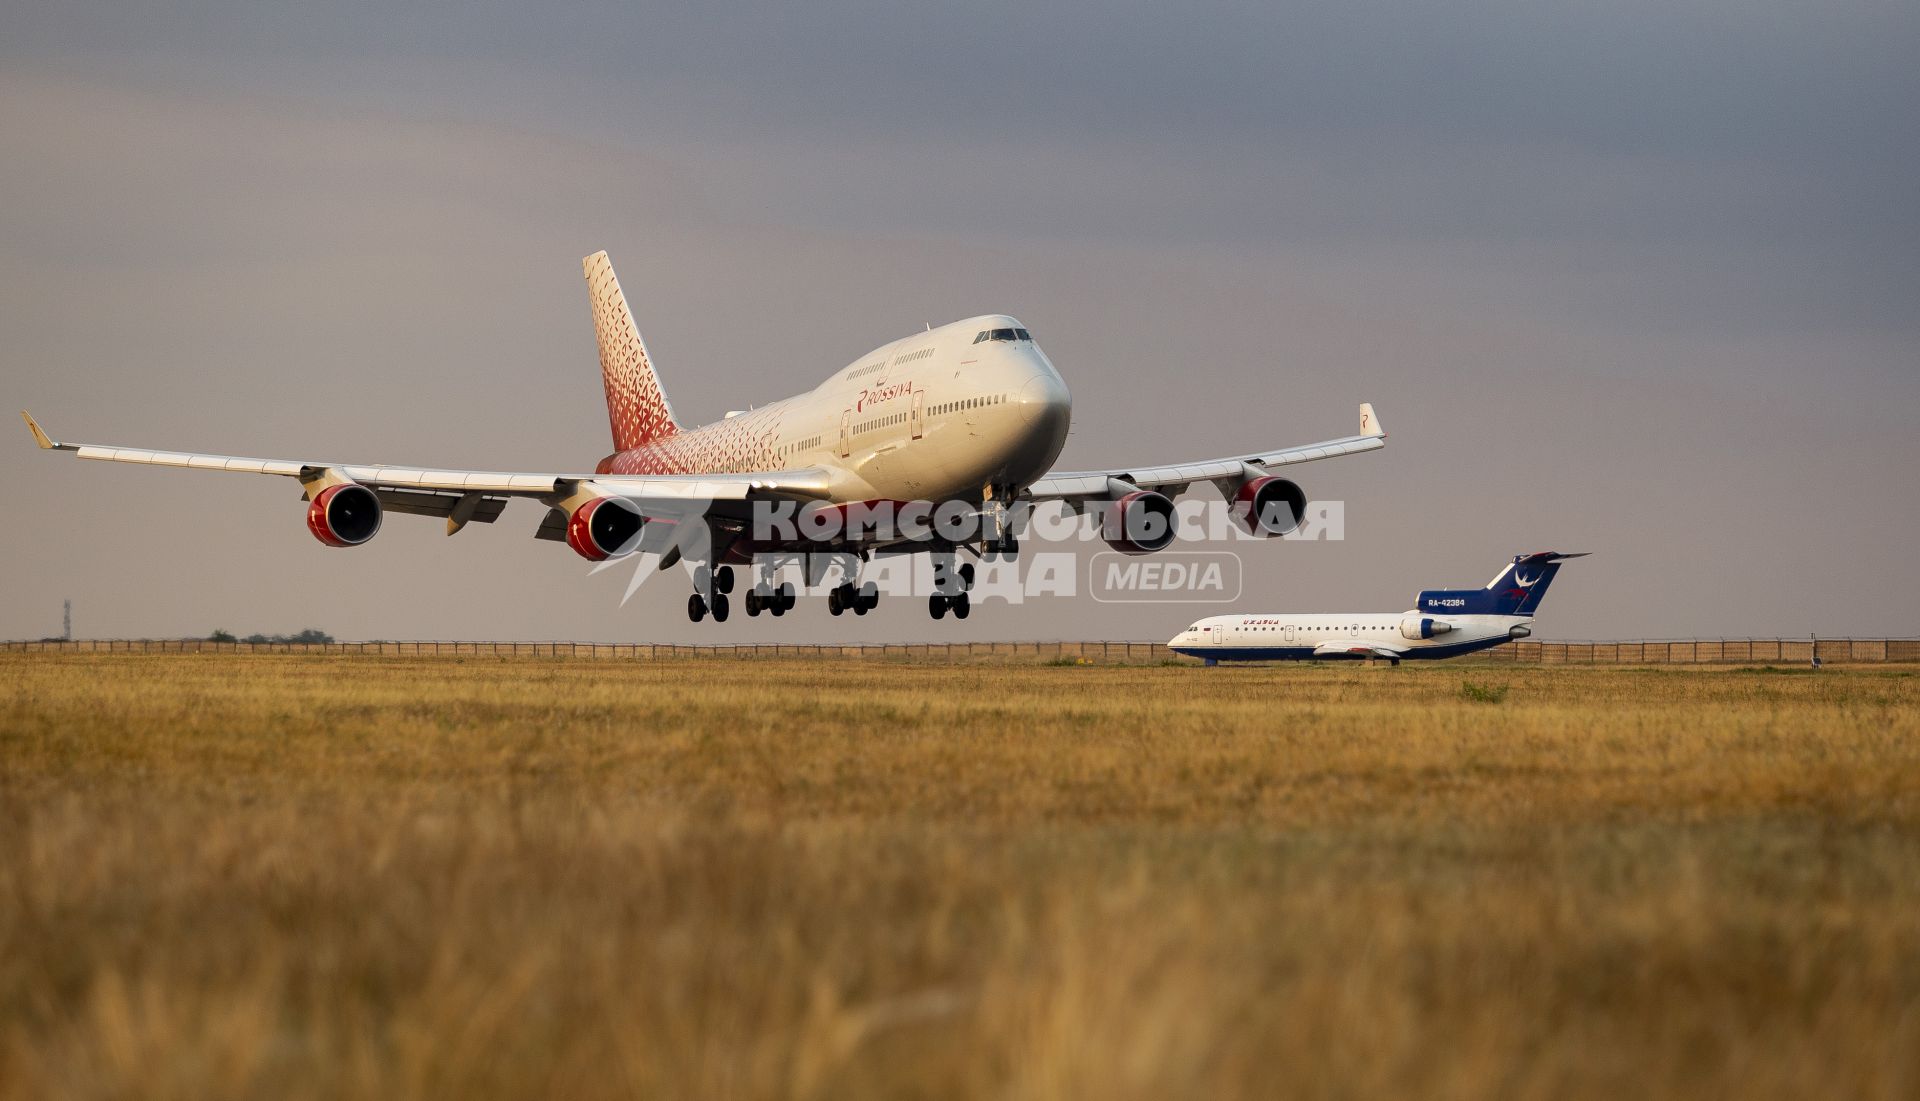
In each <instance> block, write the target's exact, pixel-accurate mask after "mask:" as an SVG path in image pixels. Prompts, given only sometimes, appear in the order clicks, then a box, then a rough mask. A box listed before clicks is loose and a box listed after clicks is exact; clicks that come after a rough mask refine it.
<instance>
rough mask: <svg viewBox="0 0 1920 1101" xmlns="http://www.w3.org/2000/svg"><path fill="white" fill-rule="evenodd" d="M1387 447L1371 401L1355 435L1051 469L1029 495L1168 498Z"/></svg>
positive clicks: (1046, 498) (1042, 497) (1043, 498)
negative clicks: (1122, 466)
mask: <svg viewBox="0 0 1920 1101" xmlns="http://www.w3.org/2000/svg"><path fill="white" fill-rule="evenodd" d="M1386 445H1387V433H1386V431H1385V430H1384V429H1382V428H1381V427H1380V419H1379V418H1378V417H1376V416H1375V415H1374V412H1373V406H1372V405H1371V404H1370V403H1365V402H1363V403H1361V405H1360V434H1359V435H1356V436H1342V437H1341V438H1339V439H1337V440H1324V441H1322V442H1320V443H1314V444H1307V445H1306V446H1304V447H1284V448H1278V449H1276V450H1273V451H1262V452H1258V453H1255V454H1248V455H1230V456H1227V457H1225V458H1219V459H1202V460H1200V461H1198V462H1191V463H1174V464H1173V465H1171V466H1153V467H1134V468H1132V469H1129V470H1075V471H1053V472H1050V473H1048V474H1047V475H1046V477H1044V478H1041V479H1040V480H1039V481H1037V482H1035V483H1033V485H1032V486H1031V487H1029V489H1028V494H1029V495H1030V496H1032V497H1033V499H1034V500H1036V501H1053V500H1065V501H1069V502H1072V503H1075V504H1076V505H1077V504H1079V503H1081V502H1084V501H1086V500H1089V499H1093V498H1106V497H1109V496H1111V495H1112V494H1113V492H1114V490H1115V488H1116V485H1115V483H1119V487H1120V488H1125V487H1127V486H1135V487H1138V488H1140V489H1152V490H1157V491H1159V492H1161V493H1165V494H1166V495H1168V496H1169V497H1172V496H1177V495H1179V494H1180V493H1182V492H1185V490H1186V488H1187V487H1188V486H1189V485H1191V484H1192V483H1194V482H1219V483H1222V488H1223V489H1225V487H1226V486H1227V485H1231V484H1234V483H1237V482H1240V481H1244V480H1245V479H1247V478H1253V477H1260V476H1261V475H1263V474H1265V473H1266V472H1268V471H1270V470H1272V469H1274V468H1275V467H1282V466H1293V465H1295V464H1297V463H1310V462H1313V461H1314V460H1316V459H1331V458H1333V457H1335V456H1338V455H1357V454H1360V453H1361V452H1363V451H1378V450H1379V449H1380V448H1382V447H1385V446H1386Z"/></svg>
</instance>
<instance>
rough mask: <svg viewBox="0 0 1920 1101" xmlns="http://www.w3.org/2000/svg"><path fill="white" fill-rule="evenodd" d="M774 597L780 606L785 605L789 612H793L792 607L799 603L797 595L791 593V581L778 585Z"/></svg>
mask: <svg viewBox="0 0 1920 1101" xmlns="http://www.w3.org/2000/svg"><path fill="white" fill-rule="evenodd" d="M774 595H775V597H776V598H777V599H778V600H779V602H780V603H781V604H784V605H786V609H787V611H789V612H791V611H793V606H794V605H795V604H797V603H799V600H800V598H799V595H798V594H796V593H795V592H794V591H793V582H791V581H782V582H781V583H780V591H779V592H778V593H775V594H774Z"/></svg>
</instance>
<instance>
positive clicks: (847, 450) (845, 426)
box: [840, 409, 853, 459]
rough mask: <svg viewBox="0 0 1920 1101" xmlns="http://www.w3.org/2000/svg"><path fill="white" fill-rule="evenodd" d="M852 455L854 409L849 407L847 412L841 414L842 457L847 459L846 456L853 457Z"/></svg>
mask: <svg viewBox="0 0 1920 1101" xmlns="http://www.w3.org/2000/svg"><path fill="white" fill-rule="evenodd" d="M852 455H853V410H851V409H849V410H847V411H846V412H844V413H842V414H840V457H841V458H843V459H845V458H850V457H852Z"/></svg>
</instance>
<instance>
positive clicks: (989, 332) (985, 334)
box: [973, 329, 1033, 344]
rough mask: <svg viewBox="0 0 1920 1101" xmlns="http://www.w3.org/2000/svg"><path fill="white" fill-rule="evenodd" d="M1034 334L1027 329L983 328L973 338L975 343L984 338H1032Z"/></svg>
mask: <svg viewBox="0 0 1920 1101" xmlns="http://www.w3.org/2000/svg"><path fill="white" fill-rule="evenodd" d="M1032 339H1033V334H1032V333H1029V332H1027V331H1026V330H1025V329H982V330H980V335H979V336H976V337H974V338H973V342H974V343H975V344H978V343H980V342H981V341H983V340H1032Z"/></svg>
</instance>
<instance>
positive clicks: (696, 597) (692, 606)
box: [687, 593, 707, 623]
mask: <svg viewBox="0 0 1920 1101" xmlns="http://www.w3.org/2000/svg"><path fill="white" fill-rule="evenodd" d="M687 618H688V619H690V620H692V621H693V622H695V623H698V622H700V621H701V620H703V619H705V618H707V602H706V601H705V600H702V599H701V598H700V594H699V593H694V594H693V595H692V596H690V597H688V598H687Z"/></svg>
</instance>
